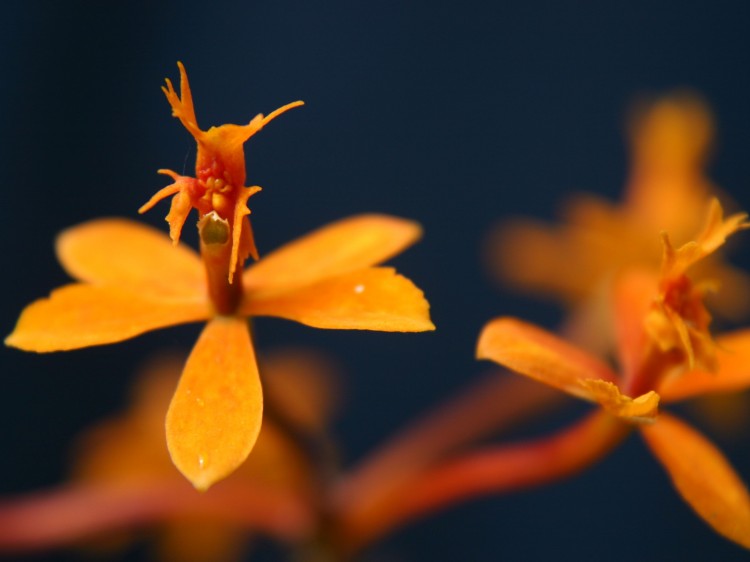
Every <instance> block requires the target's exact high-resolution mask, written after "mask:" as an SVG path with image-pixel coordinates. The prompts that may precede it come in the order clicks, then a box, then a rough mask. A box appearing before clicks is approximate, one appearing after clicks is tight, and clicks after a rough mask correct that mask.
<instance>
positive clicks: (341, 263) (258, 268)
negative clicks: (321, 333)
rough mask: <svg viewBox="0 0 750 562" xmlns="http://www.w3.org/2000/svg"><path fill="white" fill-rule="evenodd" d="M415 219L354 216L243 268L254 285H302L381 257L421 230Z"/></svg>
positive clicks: (410, 240) (413, 238)
mask: <svg viewBox="0 0 750 562" xmlns="http://www.w3.org/2000/svg"><path fill="white" fill-rule="evenodd" d="M421 233H422V230H421V228H420V226H419V225H418V224H417V223H415V222H412V221H408V220H405V219H400V218H396V217H390V216H386V215H360V216H356V217H350V218H347V219H344V220H341V221H338V222H335V223H332V224H329V225H327V226H324V227H323V228H321V229H319V230H316V231H314V232H312V233H310V234H308V235H306V236H303V237H302V238H300V239H298V240H296V241H294V242H291V243H289V244H286V245H285V246H283V247H281V248H279V249H278V250H276V251H274V252H272V253H271V254H269V255H267V256H266V257H264V258H263V259H262V260H260V261H259V262H258V263H256V264H254V265H252V266H251V267H249V268H248V269H247V270H246V271H245V275H244V278H243V282H244V285H245V286H246V287H248V288H250V289H253V290H255V289H266V288H271V287H273V288H278V289H281V288H284V287H300V286H303V285H309V284H310V283H313V282H315V281H319V280H321V279H323V278H326V277H331V276H334V275H338V274H341V273H348V272H350V271H354V270H358V269H362V268H363V267H369V266H371V265H376V264H378V263H381V262H383V261H385V260H387V259H388V258H390V257H392V256H394V255H396V254H398V253H399V252H401V251H402V250H404V249H405V248H407V247H408V246H410V245H411V244H413V243H414V242H415V241H416V240H417V239H418V238H419V237H420V236H421Z"/></svg>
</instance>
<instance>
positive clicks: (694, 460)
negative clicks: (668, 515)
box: [642, 414, 750, 548]
mask: <svg viewBox="0 0 750 562" xmlns="http://www.w3.org/2000/svg"><path fill="white" fill-rule="evenodd" d="M642 431H643V436H644V438H645V440H646V443H648V445H649V447H650V448H651V451H652V452H653V453H654V455H656V458H657V459H659V462H661V464H662V465H663V466H664V468H665V469H666V470H667V472H669V475H670V476H671V477H672V482H673V483H674V485H675V487H676V488H677V491H679V492H680V495H682V497H683V498H684V499H685V501H687V502H688V503H689V504H690V506H691V507H692V508H693V509H694V510H695V512H696V513H697V514H698V515H700V516H701V517H702V518H703V519H704V520H705V521H706V522H707V523H708V524H709V525H711V526H712V527H713V528H714V530H715V531H717V532H718V533H719V534H721V535H724V536H725V537H727V538H728V539H730V540H732V541H734V542H736V543H739V544H741V545H742V546H744V547H745V548H750V494H748V491H747V488H746V487H745V484H744V483H743V482H742V480H740V477H739V476H738V475H737V473H736V472H735V471H734V469H733V468H732V466H731V465H730V464H729V461H727V459H726V458H725V457H724V455H723V454H722V453H721V452H720V451H719V450H718V449H717V448H716V447H715V446H714V445H713V444H712V443H711V442H710V441H708V440H707V439H706V438H705V437H703V436H702V435H701V434H700V433H698V432H697V431H695V430H694V429H692V428H691V427H690V426H688V425H687V424H685V423H683V422H681V421H680V420H678V419H677V418H675V417H673V416H670V415H667V414H661V415H660V416H659V418H658V419H657V420H656V423H654V424H652V425H647V426H643V427H642Z"/></svg>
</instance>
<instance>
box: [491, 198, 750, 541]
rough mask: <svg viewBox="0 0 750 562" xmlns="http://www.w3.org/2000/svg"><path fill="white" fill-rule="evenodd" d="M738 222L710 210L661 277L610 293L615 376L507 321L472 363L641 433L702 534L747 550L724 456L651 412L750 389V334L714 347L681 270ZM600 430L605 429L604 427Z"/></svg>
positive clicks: (740, 493) (549, 337)
mask: <svg viewBox="0 0 750 562" xmlns="http://www.w3.org/2000/svg"><path fill="white" fill-rule="evenodd" d="M746 218H747V216H746V215H744V214H738V215H734V216H732V217H729V218H728V219H726V220H724V219H723V218H722V213H721V207H720V206H719V204H718V202H716V201H714V202H713V203H712V205H711V209H710V213H709V220H708V224H707V226H706V228H705V230H704V231H703V233H702V234H701V235H700V236H699V237H698V238H697V239H696V240H695V241H693V242H688V243H685V244H684V245H682V246H681V247H679V248H678V249H674V248H673V247H672V245H671V244H670V242H669V239H668V238H667V237H666V236H665V237H664V238H663V244H664V260H663V266H662V270H661V273H660V274H655V273H654V272H653V271H649V270H641V271H634V272H629V273H626V274H624V275H623V276H622V278H620V279H618V281H617V282H616V285H615V298H614V301H615V304H614V307H613V308H614V311H615V322H616V333H617V335H618V337H617V344H618V351H619V356H620V362H621V373H620V375H619V376H618V375H617V374H615V373H614V372H613V371H612V369H611V368H610V367H609V366H608V365H607V364H605V363H603V362H601V361H600V360H599V359H597V358H596V357H594V356H592V355H589V353H588V352H586V351H583V350H582V349H579V348H577V347H574V346H573V345H571V344H568V343H566V342H565V341H563V340H561V339H559V338H557V337H556V336H555V335H553V334H551V333H549V332H546V331H544V330H542V329H540V328H537V327H535V326H532V325H530V324H526V323H524V322H522V321H520V320H516V319H512V318H499V319H496V320H494V321H492V322H490V323H489V324H488V325H487V326H485V328H484V330H483V332H482V334H481V336H480V339H479V342H478V344H477V355H478V357H480V358H484V359H491V360H493V361H495V362H497V363H499V364H501V365H504V366H506V367H508V368H510V369H512V370H514V371H516V372H518V373H521V374H523V375H526V376H528V377H531V378H533V379H536V380H538V381H541V382H543V383H545V384H548V385H550V386H553V387H555V388H558V389H560V390H562V391H564V392H566V393H568V394H571V395H573V396H577V397H579V398H583V399H585V400H588V401H590V402H594V403H597V404H599V405H600V406H601V407H602V408H603V409H604V411H605V412H607V413H608V414H609V415H610V416H614V417H615V418H617V419H619V420H622V421H623V422H627V423H628V424H632V425H633V426H635V427H637V428H639V429H640V432H641V434H642V435H643V437H644V439H645V441H646V443H647V444H648V446H649V447H650V449H651V450H652V452H653V453H654V455H655V456H656V457H657V459H658V460H659V461H660V462H661V463H662V465H663V466H664V467H665V469H666V470H667V471H668V472H669V474H670V476H671V477H672V481H673V483H674V485H675V487H676V488H677V490H678V491H679V492H680V494H681V495H682V496H683V498H684V499H685V500H686V501H687V502H688V503H689V504H690V505H691V506H692V508H693V509H694V510H695V511H696V513H698V515H700V516H701V517H702V518H703V519H704V520H705V521H706V522H707V523H708V524H709V525H711V526H712V527H713V528H714V529H715V530H716V531H718V532H719V533H720V534H722V535H724V536H725V537H727V538H729V539H731V540H733V541H735V542H737V543H739V544H741V545H743V546H744V547H746V548H750V495H748V492H747V489H746V487H745V485H744V483H743V482H742V481H741V479H740V477H739V476H738V475H737V474H736V472H735V471H734V469H733V468H732V467H731V465H730V464H729V462H728V461H727V459H726V458H725V457H724V455H723V454H722V453H721V452H720V451H719V450H718V449H717V448H716V447H715V446H714V445H713V444H712V443H711V442H710V441H708V440H707V439H706V438H705V437H703V436H702V435H701V434H699V433H698V432H697V431H695V430H694V429H692V428H691V427H690V426H688V425H687V424H685V423H684V422H682V421H680V420H679V419H678V418H676V417H675V416H672V415H671V414H667V413H664V412H659V403H660V401H663V402H672V401H677V400H681V399H684V398H688V397H692V396H697V395H702V394H708V393H715V392H727V391H738V390H743V389H746V388H748V387H750V367H749V365H750V330H742V331H739V332H735V333H731V334H727V335H724V336H721V337H719V338H717V340H716V342H715V343H714V341H713V339H712V338H711V336H710V334H709V332H708V323H709V320H710V317H709V316H708V314H707V313H706V312H705V309H704V308H703V303H702V297H703V290H702V289H701V286H700V285H699V284H695V283H694V282H693V281H692V279H691V278H690V277H688V276H687V275H686V271H687V270H688V268H690V267H691V266H693V265H694V264H695V263H696V262H698V261H699V260H700V259H702V258H705V257H706V256H708V255H710V254H711V253H712V252H714V251H715V250H716V249H718V248H719V247H720V246H721V245H722V244H723V243H724V241H725V239H726V237H727V236H728V235H730V234H731V233H732V232H735V231H736V230H738V229H739V228H743V227H747V226H748V223H746V222H745V219H746ZM602 423H604V422H602Z"/></svg>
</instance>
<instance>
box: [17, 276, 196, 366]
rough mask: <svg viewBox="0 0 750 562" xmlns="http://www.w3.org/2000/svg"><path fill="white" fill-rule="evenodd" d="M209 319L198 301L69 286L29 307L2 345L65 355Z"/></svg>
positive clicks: (83, 285) (83, 286) (88, 286)
mask: <svg viewBox="0 0 750 562" xmlns="http://www.w3.org/2000/svg"><path fill="white" fill-rule="evenodd" d="M208 316H209V308H208V304H207V303H206V302H204V300H202V299H166V298H148V297H142V296H140V295H139V294H137V293H133V292H130V291H125V290H122V289H117V288H113V287H97V286H93V285H87V284H72V285H66V286H65V287H61V288H60V289H57V290H55V291H53V292H52V294H51V295H50V296H49V298H46V299H39V300H38V301H35V302H33V303H31V304H30V305H29V306H27V307H26V308H25V309H24V311H23V312H22V313H21V317H20V318H19V319H18V323H17V324H16V327H15V329H14V330H13V333H11V334H10V335H9V336H8V337H7V338H6V339H5V344H6V345H10V346H12V347H18V348H20V349H23V350H25V351H36V352H38V353H43V352H48V351H66V350H70V349H79V348H82V347H89V346H92V345H102V344H107V343H114V342H119V341H122V340H126V339H129V338H132V337H135V336H137V335H139V334H142V333H144V332H148V331H150V330H156V329H158V328H164V327H166V326H173V325H175V324H183V323H187V322H195V321H197V320H202V319H204V318H207V317H208Z"/></svg>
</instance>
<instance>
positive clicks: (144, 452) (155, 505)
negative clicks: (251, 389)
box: [0, 348, 336, 562]
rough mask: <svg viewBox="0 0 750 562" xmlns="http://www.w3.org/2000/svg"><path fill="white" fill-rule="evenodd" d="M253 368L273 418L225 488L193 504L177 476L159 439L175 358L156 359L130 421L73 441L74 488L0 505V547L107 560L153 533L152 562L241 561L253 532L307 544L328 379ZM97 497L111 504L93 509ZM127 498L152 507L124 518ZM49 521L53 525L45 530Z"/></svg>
mask: <svg viewBox="0 0 750 562" xmlns="http://www.w3.org/2000/svg"><path fill="white" fill-rule="evenodd" d="M260 363H261V364H262V366H263V372H264V384H265V386H266V395H267V402H268V403H269V409H270V410H272V412H273V415H272V419H267V420H266V421H265V422H264V424H263V428H262V430H261V432H260V435H259V437H258V441H257V443H256V445H255V448H254V450H253V455H252V456H251V457H250V458H249V459H248V460H247V462H245V463H243V465H242V466H241V467H239V468H238V470H237V471H235V472H234V473H233V474H232V475H231V476H230V477H228V478H227V479H226V480H225V481H224V482H222V483H220V484H219V485H217V486H216V487H214V488H213V489H211V490H210V491H207V492H205V493H203V494H198V493H196V491H195V490H194V489H193V488H192V487H191V486H190V485H189V484H188V483H187V482H185V480H184V479H182V478H181V477H180V476H179V475H178V473H176V472H175V471H174V467H173V465H172V463H171V461H170V458H169V453H168V451H167V448H166V446H165V444H164V440H163V438H161V437H160V436H161V434H162V427H163V424H164V410H165V408H166V406H167V405H168V403H169V400H170V398H171V395H172V393H173V391H174V387H175V385H176V384H177V381H178V379H179V376H180V371H181V369H182V364H183V359H182V358H181V357H178V356H177V355H161V356H158V357H157V358H156V359H154V360H152V361H151V362H150V363H149V364H148V365H147V368H145V369H143V371H142V372H141V373H140V375H139V377H138V380H137V384H136V385H135V388H134V393H133V398H132V403H131V406H130V408H129V409H128V411H126V412H123V413H122V414H120V415H117V416H115V417H112V418H110V419H109V420H106V421H104V422H102V423H99V424H98V425H96V426H94V427H93V428H91V429H90V430H88V431H87V432H86V433H85V434H84V435H83V436H82V438H81V439H80V440H79V442H78V444H77V445H78V446H77V447H76V454H75V459H74V460H75V462H74V470H73V477H72V480H71V482H70V483H68V484H66V486H64V487H62V488H61V489H59V490H58V491H56V492H55V491H51V492H47V493H46V495H45V494H42V495H41V497H42V500H41V501H39V500H38V499H37V498H35V497H33V496H31V497H27V498H26V499H25V500H24V499H21V500H17V501H16V502H15V503H14V502H13V501H6V502H5V503H4V504H3V505H0V521H1V522H2V523H3V524H2V525H1V526H0V547H3V548H8V547H14V546H15V547H16V548H32V549H33V548H42V547H44V546H45V545H48V546H61V545H63V544H72V543H76V544H77V543H83V541H86V540H90V539H92V538H99V537H101V538H106V539H109V540H107V541H98V542H97V543H96V544H94V545H92V546H94V547H98V548H102V549H111V548H116V547H119V546H123V545H124V544H125V543H127V542H130V540H132V539H133V538H134V537H132V536H131V533H129V532H126V530H127V529H132V528H134V527H135V528H138V529H142V528H150V529H153V530H155V531H158V533H157V534H156V535H155V538H156V539H157V540H158V542H157V546H158V549H159V552H160V554H161V556H160V558H163V559H165V560H184V561H186V562H187V561H196V562H197V561H200V560H215V561H232V560H239V559H241V555H242V552H243V551H244V550H245V547H246V543H247V542H248V539H250V538H251V537H252V534H253V533H262V534H268V535H271V536H273V537H275V538H277V539H280V540H282V541H284V542H289V543H295V542H300V541H304V540H307V538H308V536H309V534H311V533H313V532H314V525H315V518H316V517H317V512H318V507H317V503H318V502H319V493H320V491H319V489H320V484H321V482H320V481H319V480H320V478H321V476H322V475H321V474H320V467H319V466H317V464H318V459H316V458H315V456H314V455H311V454H310V453H311V451H309V450H308V449H312V448H313V447H312V446H314V445H315V441H316V440H318V441H320V440H323V439H324V437H325V435H326V432H327V429H328V424H329V421H330V419H331V416H332V414H333V406H334V404H335V398H336V397H335V396H334V395H333V390H334V389H333V388H332V386H333V384H332V383H333V382H334V380H333V376H334V375H335V374H336V373H335V370H336V369H335V367H334V366H333V365H332V364H331V362H330V361H329V360H327V358H325V357H323V356H322V355H320V354H319V353H315V352H313V351H311V350H305V349H296V348H291V349H284V350H277V351H276V352H274V353H271V354H268V355H264V356H261V358H260ZM310 396H312V397H317V398H315V399H313V400H309V401H307V402H306V405H307V407H306V409H305V410H304V412H305V413H304V415H302V416H300V415H298V413H299V412H298V409H297V405H298V404H299V403H300V402H301V401H302V400H303V399H305V398H306V397H310ZM308 441H310V442H308ZM66 489H67V490H68V494H67V495H66V493H65V490H66ZM155 490H159V492H155ZM164 490H170V491H171V493H170V494H165V493H164V492H163V491H164ZM97 494H99V495H97ZM101 496H106V497H108V498H110V499H109V501H108V502H99V503H98V504H97V502H96V501H95V500H96V499H97V498H99V497H101ZM56 498H57V499H58V500H59V501H55V499H56ZM125 498H128V499H127V500H126V499H125ZM131 498H137V499H139V501H140V503H141V504H152V507H151V508H150V509H135V510H134V509H131V508H130V505H131V502H130V501H129V500H130V499H131ZM92 504H97V506H98V509H99V511H98V512H96V514H95V517H89V518H88V519H86V518H85V517H84V518H83V519H82V521H77V517H76V511H77V506H78V505H84V506H85V505H89V511H91V509H93V507H91V506H92ZM24 508H26V510H24ZM110 516H111V517H110ZM51 521H55V522H56V523H55V524H46V523H45V522H51ZM114 532H116V533H117V535H112V533H114Z"/></svg>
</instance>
